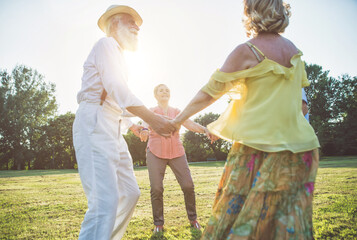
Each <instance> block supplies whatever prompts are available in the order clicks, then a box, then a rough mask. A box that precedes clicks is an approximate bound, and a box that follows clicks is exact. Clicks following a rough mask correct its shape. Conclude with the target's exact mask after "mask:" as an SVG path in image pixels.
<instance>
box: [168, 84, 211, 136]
mask: <svg viewBox="0 0 357 240" xmlns="http://www.w3.org/2000/svg"><path fill="white" fill-rule="evenodd" d="M215 101H216V99H214V98H213V97H211V96H210V95H208V94H207V93H205V92H203V91H201V90H200V91H199V92H198V93H197V94H196V96H195V97H194V98H193V99H192V100H191V102H190V103H189V104H188V105H187V106H186V107H185V109H184V110H183V111H182V112H181V113H180V114H179V115H178V116H177V117H176V118H175V119H174V120H173V121H172V123H173V124H174V126H175V128H176V129H179V127H180V125H182V124H183V123H184V122H185V121H186V120H187V119H189V118H190V117H191V116H192V115H194V114H195V113H198V112H199V111H201V110H203V109H205V108H206V107H208V106H209V105H211V104H212V103H214V102H215Z"/></svg>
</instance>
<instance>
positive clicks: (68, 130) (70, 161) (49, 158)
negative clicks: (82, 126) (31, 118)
mask: <svg viewBox="0 0 357 240" xmlns="http://www.w3.org/2000/svg"><path fill="white" fill-rule="evenodd" d="M74 117H75V116H74V114H73V113H71V112H67V113H66V114H62V115H60V116H57V117H55V118H54V119H50V120H49V122H48V124H47V125H44V126H43V127H42V129H41V131H42V134H41V137H40V138H38V141H37V142H36V154H35V159H34V163H33V167H34V168H35V169H50V168H56V169H73V168H76V167H77V165H76V159H75V152H74V147H73V138H72V125H73V121H74Z"/></svg>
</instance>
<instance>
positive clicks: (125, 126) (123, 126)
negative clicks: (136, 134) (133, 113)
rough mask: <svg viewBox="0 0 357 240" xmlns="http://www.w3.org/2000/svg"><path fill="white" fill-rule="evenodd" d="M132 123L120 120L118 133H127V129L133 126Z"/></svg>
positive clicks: (127, 120) (124, 119) (125, 119)
mask: <svg viewBox="0 0 357 240" xmlns="http://www.w3.org/2000/svg"><path fill="white" fill-rule="evenodd" d="M133 124H134V123H133V122H132V121H131V120H130V119H129V118H126V117H124V118H122V119H121V121H120V131H121V133H122V134H126V133H128V130H129V128H131V126H133Z"/></svg>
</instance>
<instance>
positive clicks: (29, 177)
mask: <svg viewBox="0 0 357 240" xmlns="http://www.w3.org/2000/svg"><path fill="white" fill-rule="evenodd" d="M223 165H224V162H208V163H197V164H190V168H191V173H192V177H193V180H194V182H195V189H196V198H197V212H198V215H199V216H198V220H199V221H200V222H201V224H202V226H203V227H205V225H206V223H207V221H208V218H209V216H210V212H211V206H212V203H213V198H214V194H215V192H216V189H217V184H218V181H219V179H220V176H221V173H222V169H223ZM135 175H136V177H137V180H138V184H139V186H140V190H141V197H140V199H139V202H138V204H137V207H136V209H135V212H134V215H133V218H132V220H131V222H130V224H129V226H128V229H127V232H126V234H125V236H124V239H165V240H166V239H179V240H185V239H190V240H195V239H199V238H200V236H201V232H200V231H197V230H195V229H193V228H191V227H190V226H189V223H188V220H187V217H186V213H185V207H184V200H183V195H182V192H181V189H180V187H179V185H178V183H177V182H176V180H175V177H174V175H173V173H172V172H171V170H170V169H168V171H167V173H166V175H165V180H164V184H165V192H164V200H165V231H164V233H163V234H161V235H155V236H154V235H152V229H153V224H152V215H151V204H150V185H149V180H148V173H147V169H146V168H137V169H135ZM0 206H1V207H0V239H16V240H19V239H76V238H77V237H78V233H79V229H80V224H81V221H82V220H83V216H84V213H85V211H86V198H85V195H84V193H83V189H82V186H81V183H80V179H79V176H78V172H77V171H76V170H31V171H0ZM313 222H314V237H315V239H357V156H354V157H325V158H322V159H321V161H320V168H319V170H318V175H317V180H316V185H315V198H314V214H313Z"/></svg>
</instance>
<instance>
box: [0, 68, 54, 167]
mask: <svg viewBox="0 0 357 240" xmlns="http://www.w3.org/2000/svg"><path fill="white" fill-rule="evenodd" d="M0 78H1V79H0V80H1V82H0V113H1V119H0V124H1V125H0V139H1V142H0V150H1V152H2V154H1V155H0V157H1V164H2V167H4V166H5V168H6V169H7V168H8V167H9V165H10V167H11V168H12V169H18V170H20V169H24V168H25V164H26V163H27V167H28V168H30V167H31V159H32V156H33V155H34V152H35V145H34V144H35V141H36V139H37V138H39V137H40V132H39V130H40V129H41V127H42V126H44V125H46V123H47V121H48V119H49V118H50V117H51V116H53V114H54V113H55V112H56V110H57V104H56V98H55V95H54V94H55V85H54V84H52V83H46V82H45V81H44V77H43V76H42V75H41V74H39V73H38V72H37V71H36V70H33V69H31V68H29V67H26V66H24V65H18V66H16V67H15V68H14V69H13V71H12V73H11V74H9V73H7V72H6V70H2V71H0Z"/></svg>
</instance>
